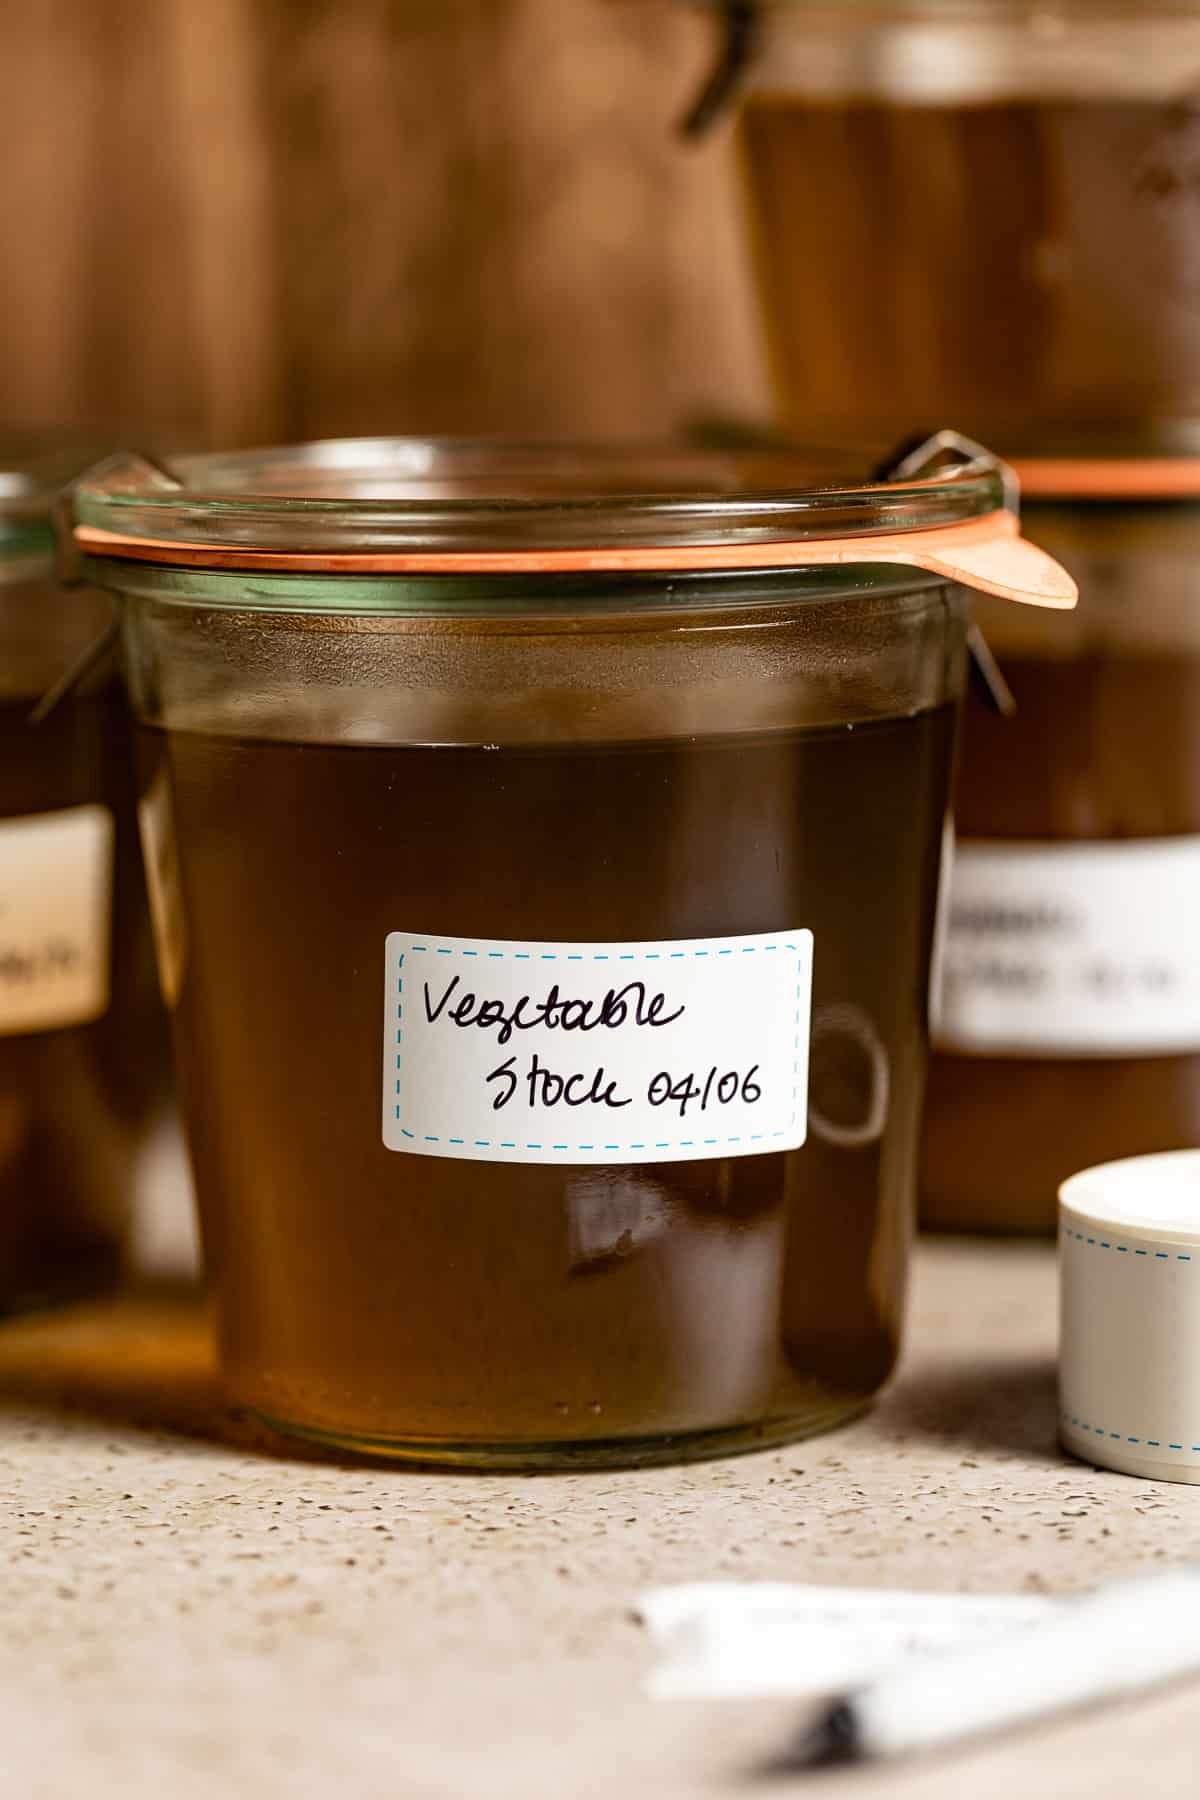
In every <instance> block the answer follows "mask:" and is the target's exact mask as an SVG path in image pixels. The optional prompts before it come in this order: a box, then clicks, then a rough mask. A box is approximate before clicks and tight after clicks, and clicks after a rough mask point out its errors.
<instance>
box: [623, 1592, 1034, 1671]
mask: <svg viewBox="0 0 1200 1800" xmlns="http://www.w3.org/2000/svg"><path fill="white" fill-rule="evenodd" d="M1055 1604H1056V1603H1055V1602H1054V1601H1053V1600H1048V1599H1046V1598H1045V1597H1044V1596H1042V1595H1035V1594H977V1595H971V1594H921V1593H906V1592H903V1591H902V1590H896V1589H886V1590H885V1589H879V1588H828V1587H808V1586H801V1585H798V1584H793V1583H791V1582H773V1581H756V1582H732V1581H728V1582H722V1581H711V1582H690V1583H686V1584H683V1585H681V1586H678V1587H661V1588H652V1589H651V1590H650V1591H649V1592H647V1593H644V1594H642V1595H640V1596H639V1599H638V1605H637V1611H638V1614H639V1616H640V1618H641V1619H642V1622H643V1623H644V1624H645V1625H646V1627H647V1628H648V1630H649V1632H650V1634H651V1636H652V1637H653V1638H654V1640H655V1643H656V1644H657V1646H658V1647H659V1650H660V1652H661V1657H660V1661H659V1662H658V1664H657V1665H656V1667H655V1668H654V1669H653V1671H652V1672H651V1674H650V1677H649V1681H648V1686H649V1690H650V1692H651V1694H652V1695H653V1696H654V1698H655V1699H659V1700H676V1699H680V1700H694V1699H745V1698H750V1697H752V1696H755V1695H766V1694H780V1695H782V1694H794V1695H802V1694H812V1695H816V1694H831V1693H836V1692H838V1691H840V1690H841V1689H843V1688H849V1687H856V1686H858V1685H860V1684H861V1683H863V1682H867V1681H871V1680H873V1679H875V1678H876V1677H877V1676H880V1675H883V1674H885V1673H887V1671H888V1670H890V1669H893V1668H895V1667H896V1666H897V1665H898V1664H900V1663H903V1662H905V1661H907V1660H908V1659H909V1658H910V1657H915V1656H922V1655H928V1654H929V1653H931V1652H932V1653H939V1652H940V1653H943V1654H944V1653H945V1652H946V1651H952V1650H957V1649H960V1648H966V1647H967V1646H968V1645H970V1644H973V1643H977V1642H979V1641H980V1640H981V1639H983V1638H986V1637H993V1636H994V1637H998V1636H1000V1635H1001V1634H1002V1633H1003V1632H1006V1631H1011V1630H1017V1629H1020V1628H1021V1627H1022V1626H1025V1625H1034V1624H1037V1623H1038V1622H1039V1621H1041V1620H1042V1619H1044V1618H1046V1617H1048V1616H1049V1615H1050V1614H1051V1613H1052V1612H1053V1610H1054V1607H1055Z"/></svg>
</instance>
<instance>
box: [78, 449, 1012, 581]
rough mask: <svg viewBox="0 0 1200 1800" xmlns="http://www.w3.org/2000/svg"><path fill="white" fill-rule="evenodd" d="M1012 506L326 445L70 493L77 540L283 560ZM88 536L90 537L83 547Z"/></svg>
mask: <svg viewBox="0 0 1200 1800" xmlns="http://www.w3.org/2000/svg"><path fill="white" fill-rule="evenodd" d="M1004 504H1005V492H1004V481H1003V475H1002V472H1001V471H999V470H998V469H997V468H996V467H995V466H994V465H993V464H990V463H983V462H974V463H967V464H960V465H959V466H957V467H954V468H951V469H945V470H940V471H939V472H937V473H936V474H932V475H926V474H922V475H921V476H920V477H919V478H916V479H909V480H905V481H876V480H871V479H870V478H869V477H868V476H867V474H866V472H865V471H864V470H863V468H862V467H861V464H859V465H857V466H856V463H855V460H854V455H853V453H852V452H846V451H810V450H803V451H793V450H790V449H789V450H786V451H779V450H776V449H769V450H760V449H740V448H739V449H732V450H729V449H720V450H718V449H690V448H687V447H686V446H675V445H669V444H668V445H654V444H651V445H636V444H618V443H552V442H546V441H541V442H539V441H530V442H526V441H520V440H515V439H498V440H488V439H455V438H357V439H355V438H350V439H324V440H319V441H316V442H313V443H308V444H296V445H288V446H282V447H277V448H269V449H262V450H251V451H238V452H233V453H218V454H203V455H188V456H180V457H177V458H173V459H172V461H171V464H170V466H169V468H168V467H166V466H165V465H161V464H157V463H154V462H152V461H150V459H148V458H145V457H141V456H120V457H114V458H109V459H108V460H107V461H105V462H104V463H101V464H99V465H97V467H95V468H94V469H92V470H89V471H87V472H86V473H85V474H84V475H83V476H82V477H81V478H80V479H79V480H78V481H76V483H75V484H74V488H73V496H72V509H73V513H74V519H75V522H76V527H77V531H76V535H77V537H79V538H80V541H81V542H86V539H87V533H88V532H89V530H92V531H100V532H105V533H108V534H111V542H108V543H106V545H105V551H104V553H105V554H106V555H112V556H116V557H119V556H121V554H122V553H123V552H124V553H126V554H129V555H134V554H136V551H137V548H138V546H139V545H144V544H148V545H152V546H155V547H156V548H158V549H159V550H160V551H162V552H163V553H164V554H163V557H162V560H172V559H171V558H170V556H169V555H168V554H167V553H168V552H170V551H171V550H176V551H178V552H180V553H183V552H193V553H199V554H198V555H191V554H190V555H189V556H188V558H187V560H188V561H189V562H195V563H197V564H198V565H199V566H203V565H204V563H205V562H206V560H207V556H208V555H211V557H212V566H217V565H218V564H219V563H221V562H222V561H223V560H227V558H226V557H225V553H226V552H232V553H237V552H247V553H254V552H263V553H269V552H278V553H282V554H284V555H288V556H296V557H300V556H304V557H305V558H310V557H313V558H320V557H324V556H350V557H356V558H357V557H364V556H368V555H387V554H397V555H406V556H419V557H430V558H434V557H438V558H441V557H443V556H446V555H453V554H456V553H470V552H473V551H482V552H497V551H508V552H511V553H513V554H514V555H515V554H528V555H539V556H540V555H545V554H552V553H554V552H558V551H563V552H566V551H576V550H582V551H588V552H590V551H605V550H620V551H637V550H648V549H654V550H663V551H668V552H669V551H671V550H672V549H679V550H680V551H682V550H685V549H687V548H691V547H700V546H726V547H730V548H735V547H736V546H738V545H747V546H749V545H763V544H773V543H777V544H784V543H787V544H794V543H802V542H804V541H806V540H828V539H842V538H849V539H852V538H854V537H859V536H877V535H879V534H880V533H884V532H886V533H889V534H890V533H895V532H912V531H928V530H933V529H945V528H947V527H952V526H956V525H961V524H964V523H966V522H968V521H970V520H974V519H978V518H981V517H983V516H985V515H987V514H989V513H992V512H995V511H997V510H999V509H1002V508H1003V506H1004ZM79 528H82V530H80V529H79Z"/></svg>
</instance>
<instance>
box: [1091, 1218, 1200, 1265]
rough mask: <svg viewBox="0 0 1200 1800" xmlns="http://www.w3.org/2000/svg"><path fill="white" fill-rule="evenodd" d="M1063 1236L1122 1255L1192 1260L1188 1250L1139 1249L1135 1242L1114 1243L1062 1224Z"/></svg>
mask: <svg viewBox="0 0 1200 1800" xmlns="http://www.w3.org/2000/svg"><path fill="white" fill-rule="evenodd" d="M1063 1236H1064V1237H1065V1238H1073V1239H1074V1240H1075V1242H1076V1243H1078V1244H1092V1245H1094V1246H1095V1248H1096V1249H1097V1250H1117V1251H1119V1252H1120V1254H1121V1255H1122V1256H1129V1255H1130V1254H1132V1255H1134V1256H1146V1257H1150V1258H1151V1259H1152V1260H1153V1261H1155V1262H1181V1263H1190V1262H1191V1261H1192V1260H1193V1257H1192V1253H1191V1252H1190V1251H1187V1252H1184V1251H1182V1250H1179V1251H1174V1252H1172V1251H1170V1250H1139V1249H1138V1247H1137V1245H1136V1244H1133V1245H1130V1244H1114V1243H1113V1242H1112V1240H1111V1239H1109V1238H1094V1237H1088V1236H1087V1235H1086V1234H1085V1233H1084V1232H1082V1231H1072V1229H1071V1227H1070V1226H1069V1225H1064V1227H1063Z"/></svg>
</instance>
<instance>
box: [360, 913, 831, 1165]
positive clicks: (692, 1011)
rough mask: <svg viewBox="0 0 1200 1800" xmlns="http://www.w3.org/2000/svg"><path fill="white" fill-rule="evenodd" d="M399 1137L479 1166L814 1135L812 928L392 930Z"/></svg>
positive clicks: (388, 1096)
mask: <svg viewBox="0 0 1200 1800" xmlns="http://www.w3.org/2000/svg"><path fill="white" fill-rule="evenodd" d="M386 965H387V987H386V996H385V1005H384V1046H383V1141H384V1143H385V1144H386V1145H387V1146H388V1148H389V1149H390V1150H408V1151H413V1152H416V1153H417V1154H419V1155H422V1156H454V1157H468V1158H473V1159H475V1160H477V1161H480V1162H515V1163H631V1162H685V1161H688V1162H690V1161H696V1160H700V1159H702V1158H707V1157H716V1156H753V1155H756V1154H758V1153H761V1152H764V1151H771V1150H776V1151H777V1150H792V1149H795V1148H796V1146H797V1145H799V1144H802V1143H803V1142H804V1136H805V1115H806V1095H807V1089H808V1028H809V1008H810V990H811V980H812V933H811V932H810V931H784V932H771V933H767V934H765V935H761V936H756V937H724V938H687V939H678V940H667V941H664V942H658V943H637V944H621V943H617V944H606V943H580V944H574V943H545V944H544V943H524V942H513V941H511V940H507V939H500V938H497V939H492V938H460V937H437V936H433V937H430V936H422V935H416V934H413V933H410V932H404V931H393V932H391V933H390V934H389V936H388V940H387V957H386Z"/></svg>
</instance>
